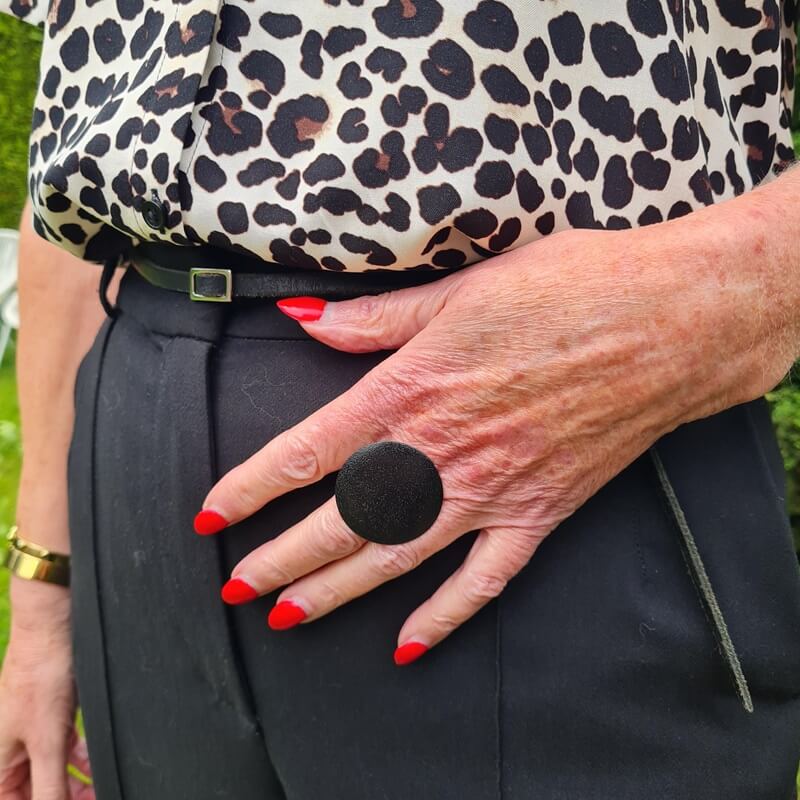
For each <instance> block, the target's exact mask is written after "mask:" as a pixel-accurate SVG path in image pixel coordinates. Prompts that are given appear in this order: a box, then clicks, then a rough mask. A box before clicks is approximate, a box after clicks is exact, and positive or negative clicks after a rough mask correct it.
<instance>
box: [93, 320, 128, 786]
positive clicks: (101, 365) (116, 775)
mask: <svg viewBox="0 0 800 800" xmlns="http://www.w3.org/2000/svg"><path fill="white" fill-rule="evenodd" d="M115 324H116V317H115V316H114V315H112V316H110V317H109V318H108V320H107V321H106V325H107V326H108V327H107V330H106V334H105V338H104V340H103V343H102V349H101V351H100V353H99V355H98V364H97V373H96V375H95V381H94V386H93V388H92V418H91V419H92V428H91V431H92V445H91V451H90V471H91V472H90V484H89V485H90V487H91V493H92V497H91V514H92V523H91V538H92V546H91V552H92V559H91V560H92V570H93V572H94V583H95V587H96V588H97V612H98V622H99V626H98V627H99V636H100V642H101V647H100V652H101V656H100V657H101V658H102V660H103V684H104V693H105V706H106V709H107V714H108V728H109V732H108V735H109V741H110V747H111V752H112V755H113V759H114V763H113V765H112V767H111V768H112V773H113V779H114V782H115V784H116V788H117V793H118V797H119V800H124V797H125V794H124V792H123V791H122V778H121V776H120V772H119V753H118V752H117V737H116V734H115V729H116V726H115V724H114V709H113V706H112V703H111V694H110V692H109V686H108V654H107V650H106V645H105V632H106V619H105V609H104V607H103V590H102V587H101V584H100V569H99V563H98V561H99V559H98V557H97V556H98V553H97V422H98V404H99V396H100V384H101V381H102V379H103V371H104V369H105V363H106V353H107V350H108V343H109V339H110V338H111V332H112V330H113V328H114V326H115Z"/></svg>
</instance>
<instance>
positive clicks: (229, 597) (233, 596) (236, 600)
mask: <svg viewBox="0 0 800 800" xmlns="http://www.w3.org/2000/svg"><path fill="white" fill-rule="evenodd" d="M220 594H221V595H222V599H223V600H224V601H225V602H226V603H230V604H231V605H234V606H239V605H241V604H242V603H249V602H250V601H251V600H255V599H256V597H258V592H257V591H256V590H255V589H254V588H253V587H252V586H251V585H250V584H249V583H247V581H244V580H242V579H241V578H231V579H230V580H229V581H228V582H227V583H226V584H225V585H224V586H223V587H222V592H221V593H220Z"/></svg>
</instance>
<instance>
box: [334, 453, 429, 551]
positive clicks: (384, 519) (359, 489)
mask: <svg viewBox="0 0 800 800" xmlns="http://www.w3.org/2000/svg"><path fill="white" fill-rule="evenodd" d="M335 497H336V505H337V507H338V509H339V513H340V514H341V515H342V519H343V520H344V521H345V522H346V523H347V525H348V526H349V527H350V528H351V530H352V531H353V532H354V533H357V534H358V535H359V536H361V537H362V538H364V539H368V540H369V541H371V542H377V543H378V544H402V543H403V542H408V541H411V540H412V539H416V538H417V537H418V536H420V535H421V534H423V533H425V531H427V530H428V528H430V527H431V525H433V523H434V522H435V520H436V518H437V517H438V516H439V511H440V510H441V508H442V499H443V488H442V480H441V477H440V475H439V470H438V469H436V465H435V464H434V463H433V461H431V460H430V458H428V456H426V455H425V453H423V452H422V451H421V450H417V448H416V447H412V446H411V445H408V444H405V443H403V442H394V441H383V442H374V443H373V444H368V445H365V446H364V447H361V448H359V449H358V450H356V451H355V453H353V454H352V455H351V456H350V457H349V458H348V459H347V461H345V463H344V464H343V465H342V468H341V469H340V470H339V474H338V475H337V476H336V489H335Z"/></svg>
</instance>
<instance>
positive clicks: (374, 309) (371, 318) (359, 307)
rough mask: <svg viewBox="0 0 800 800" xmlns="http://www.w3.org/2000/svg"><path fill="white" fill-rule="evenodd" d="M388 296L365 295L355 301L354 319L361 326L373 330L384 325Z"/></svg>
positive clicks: (385, 294) (384, 293)
mask: <svg viewBox="0 0 800 800" xmlns="http://www.w3.org/2000/svg"><path fill="white" fill-rule="evenodd" d="M387 299H388V294H387V293H386V292H383V293H381V294H365V295H362V296H361V297H358V298H356V299H355V301H354V302H355V312H356V318H357V319H359V320H360V321H361V325H368V326H369V327H370V328H373V329H380V328H382V327H383V324H384V317H385V314H386V303H387Z"/></svg>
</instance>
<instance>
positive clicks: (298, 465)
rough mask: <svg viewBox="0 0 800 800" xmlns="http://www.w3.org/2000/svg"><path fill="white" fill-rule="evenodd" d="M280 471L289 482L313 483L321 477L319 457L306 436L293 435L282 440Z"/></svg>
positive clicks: (310, 440)
mask: <svg viewBox="0 0 800 800" xmlns="http://www.w3.org/2000/svg"><path fill="white" fill-rule="evenodd" d="M280 470H281V473H282V475H283V476H284V477H285V478H288V479H289V480H290V481H291V482H299V483H303V482H306V481H311V482H314V481H318V480H319V479H320V478H322V477H323V475H322V468H321V466H320V459H319V455H318V453H317V450H316V448H315V447H314V445H313V444H312V439H311V438H310V437H309V436H308V435H307V434H302V433H293V434H291V435H290V436H287V437H286V438H285V439H284V440H283V443H282V447H281V459H280Z"/></svg>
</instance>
